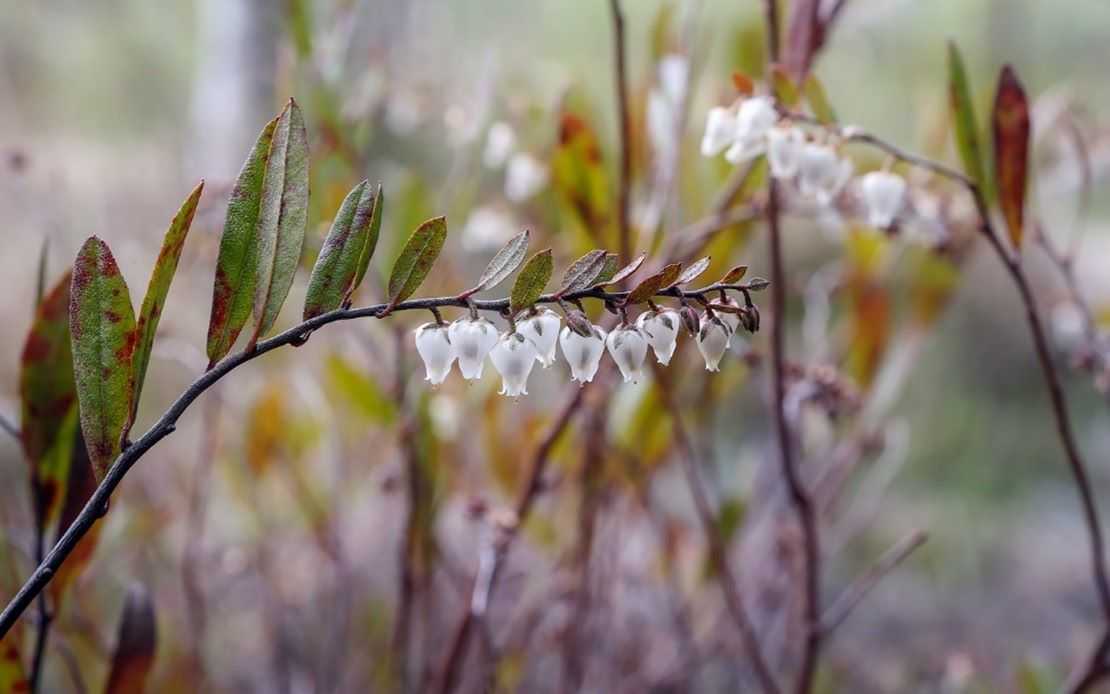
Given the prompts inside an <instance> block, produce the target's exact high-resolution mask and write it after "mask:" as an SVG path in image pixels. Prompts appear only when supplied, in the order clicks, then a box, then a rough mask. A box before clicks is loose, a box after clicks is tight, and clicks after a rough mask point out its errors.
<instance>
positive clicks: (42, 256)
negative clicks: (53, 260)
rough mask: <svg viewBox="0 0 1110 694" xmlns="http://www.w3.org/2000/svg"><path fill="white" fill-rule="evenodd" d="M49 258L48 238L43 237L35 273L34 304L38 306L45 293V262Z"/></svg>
mask: <svg viewBox="0 0 1110 694" xmlns="http://www.w3.org/2000/svg"><path fill="white" fill-rule="evenodd" d="M49 258H50V239H49V238H44V239H43V240H42V247H41V248H40V249H39V269H38V272H37V273H36V275H35V306H36V307H38V305H39V303H41V302H42V297H43V296H44V295H45V294H46V263H47V260H49Z"/></svg>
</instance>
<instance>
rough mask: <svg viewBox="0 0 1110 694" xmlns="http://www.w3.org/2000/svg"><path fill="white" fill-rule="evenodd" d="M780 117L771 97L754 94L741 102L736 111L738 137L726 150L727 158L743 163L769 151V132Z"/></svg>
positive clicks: (734, 162)
mask: <svg viewBox="0 0 1110 694" xmlns="http://www.w3.org/2000/svg"><path fill="white" fill-rule="evenodd" d="M778 119H779V114H778V111H776V110H775V102H774V101H772V100H771V98H770V97H767V96H753V97H751V98H750V99H744V100H743V101H742V102H740V109H739V110H738V111H737V113H736V139H735V140H734V141H733V143H732V146H731V147H729V149H728V151H727V152H725V159H728V160H729V161H730V162H732V163H733V164H742V163H743V162H746V161H750V160H752V159H755V158H756V157H758V156H759V155H761V154H763V153H764V152H765V151H767V133H768V132H769V131H770V130H771V128H773V127H774V125H775V123H776V122H777V121H778Z"/></svg>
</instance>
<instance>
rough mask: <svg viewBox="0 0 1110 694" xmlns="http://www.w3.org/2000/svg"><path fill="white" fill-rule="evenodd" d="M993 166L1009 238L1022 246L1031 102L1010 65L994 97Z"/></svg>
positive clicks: (1015, 245) (999, 204) (1006, 68)
mask: <svg viewBox="0 0 1110 694" xmlns="http://www.w3.org/2000/svg"><path fill="white" fill-rule="evenodd" d="M991 121H992V125H993V131H994V166H995V180H996V189H997V191H998V206H999V207H1001V208H1002V216H1003V217H1005V218H1006V226H1007V227H1008V228H1009V230H1010V241H1011V242H1012V243H1013V244H1014V248H1015V249H1018V248H1021V237H1022V232H1023V229H1022V225H1023V223H1024V221H1025V189H1026V179H1027V177H1028V169H1029V132H1030V131H1029V101H1028V100H1027V99H1026V97H1025V88H1024V87H1022V86H1021V81H1020V80H1018V76H1017V73H1015V72H1014V70H1013V68H1012V67H1010V66H1009V65H1007V66H1006V67H1004V68H1002V74H1001V75H999V78H998V93H997V94H996V95H995V98H994V116H993V118H992V119H991Z"/></svg>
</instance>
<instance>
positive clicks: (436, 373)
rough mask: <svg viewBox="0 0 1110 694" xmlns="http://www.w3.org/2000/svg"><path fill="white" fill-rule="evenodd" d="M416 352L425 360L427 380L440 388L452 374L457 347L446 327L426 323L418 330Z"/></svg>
mask: <svg viewBox="0 0 1110 694" xmlns="http://www.w3.org/2000/svg"><path fill="white" fill-rule="evenodd" d="M416 351H417V352H419V353H420V358H421V359H423V360H424V369H425V371H427V374H428V375H427V377H426V379H425V380H427V381H428V382H429V383H431V384H432V385H433V386H438V385H439V384H440V383H443V381H444V379H446V378H447V374H448V373H450V372H451V364H453V363H454V362H455V356H456V353H455V346H454V345H453V344H452V343H451V337H450V336H449V335H448V328H447V326H446V325H441V324H439V323H425V324H424V325H422V326H420V327H419V328H417V329H416Z"/></svg>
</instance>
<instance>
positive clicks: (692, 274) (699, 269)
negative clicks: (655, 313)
mask: <svg viewBox="0 0 1110 694" xmlns="http://www.w3.org/2000/svg"><path fill="white" fill-rule="evenodd" d="M709 262H710V258H709V256H705V257H704V258H701V259H699V260H695V261H694V263H693V264H692V265H691V266H690V267H688V268H686V269H685V270H683V271H682V274H680V275H679V276H678V279H677V280H675V281H674V283H673V284H671V285H670V286H669V287H667V288H668V289H670V287H681V286H682V285H684V284H689V283H691V282H693V281H694V280H696V279H697V278H698V277H700V276H701V273H703V272H705V271H706V270H707V269H708V268H709Z"/></svg>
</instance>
